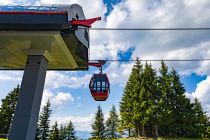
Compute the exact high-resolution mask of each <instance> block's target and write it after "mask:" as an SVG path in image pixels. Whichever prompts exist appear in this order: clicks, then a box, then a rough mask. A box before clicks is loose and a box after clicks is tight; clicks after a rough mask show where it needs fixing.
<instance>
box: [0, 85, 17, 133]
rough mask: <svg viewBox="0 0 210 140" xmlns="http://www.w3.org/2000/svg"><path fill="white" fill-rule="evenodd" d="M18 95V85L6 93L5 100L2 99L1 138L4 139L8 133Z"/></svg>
mask: <svg viewBox="0 0 210 140" xmlns="http://www.w3.org/2000/svg"><path fill="white" fill-rule="evenodd" d="M19 94H20V86H19V85H18V86H17V87H16V88H14V89H13V90H12V91H11V92H10V93H8V95H7V96H6V98H4V99H2V104H1V107H0V134H3V137H6V135H7V134H8V132H9V128H10V125H11V123H12V118H13V115H14V113H15V108H16V103H17V98H18V95H19Z"/></svg>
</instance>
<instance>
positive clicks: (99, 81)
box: [89, 73, 110, 101]
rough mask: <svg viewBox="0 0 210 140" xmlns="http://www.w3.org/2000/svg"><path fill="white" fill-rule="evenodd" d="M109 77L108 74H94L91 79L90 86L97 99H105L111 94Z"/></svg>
mask: <svg viewBox="0 0 210 140" xmlns="http://www.w3.org/2000/svg"><path fill="white" fill-rule="evenodd" d="M109 87H110V83H109V79H108V77H107V75H106V74H102V73H99V74H94V75H93V77H92V78H91V80H90V83H89V88H90V92H91V94H92V96H93V98H94V99H95V100H96V101H105V100H106V99H107V98H108V95H109V91H110V90H109Z"/></svg>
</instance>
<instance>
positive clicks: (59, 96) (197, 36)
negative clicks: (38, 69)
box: [0, 0, 210, 131]
mask: <svg viewBox="0 0 210 140" xmlns="http://www.w3.org/2000/svg"><path fill="white" fill-rule="evenodd" d="M5 3H13V4H14V3H19V4H25V3H36V4H42V3H45V4H52V3H63V4H69V3H78V4H80V5H81V6H82V7H83V10H84V12H85V15H86V17H87V18H91V17H96V16H102V17H103V19H104V20H102V21H100V22H97V23H95V24H94V27H104V28H108V27H114V28H117V27H125V28H138V27H141V28H151V27H208V26H209V25H210V18H209V17H208V15H210V2H209V1H208V0H201V1H199V2H198V1H197V0H177V1H171V2H169V1H167V0H96V1H94V3H93V1H91V0H86V1H84V0H70V1H66V0H39V1H32V0H31V1H30V0H29V1H26V0H6V1H4V2H0V4H5ZM204 13H205V16H203V15H204ZM208 13H209V14H208ZM180 17H182V18H180ZM209 35H210V31H202V32H201V31H184V32H183V31H175V32H174V31H124V32H123V31H104V32H102V31H91V32H90V39H91V43H90V59H107V58H108V59H135V58H136V57H140V59H195V58H206V57H208V56H210V48H209V45H210V39H209V37H208V36H209ZM152 64H153V67H154V68H156V69H157V71H158V68H159V66H160V62H158V63H157V62H153V63H152ZM167 65H168V66H169V69H171V67H175V68H176V70H177V71H178V73H179V74H180V76H181V80H182V82H183V84H184V86H185V88H186V96H187V97H189V98H192V99H193V98H198V99H199V100H200V101H201V103H202V105H203V108H204V109H205V110H206V111H207V113H209V114H210V112H209V110H210V95H209V94H210V88H209V87H210V67H209V65H210V63H209V62H167ZM132 66H133V62H129V63H125V62H123V63H119V62H108V63H107V64H106V65H105V67H104V72H105V73H107V74H108V76H109V78H110V81H111V93H110V96H109V98H108V100H107V101H106V102H95V101H94V100H93V98H92V97H91V94H90V93H89V89H88V83H89V80H90V78H91V76H92V74H93V73H96V72H98V70H97V68H94V67H90V70H89V71H85V72H84V71H82V72H66V71H61V72H60V71H59V72H57V71H50V72H48V73H47V77H46V84H45V90H44V94H43V102H42V106H43V104H44V103H45V102H46V100H47V99H50V100H51V102H52V109H53V114H52V117H51V120H53V121H58V122H59V123H66V122H67V121H69V120H72V121H73V123H74V124H75V126H76V129H77V130H85V131H91V122H92V120H93V118H94V113H95V111H96V108H97V106H98V105H99V104H100V105H101V106H102V108H103V111H104V114H105V118H106V117H107V116H108V112H109V110H110V109H111V106H112V105H115V106H116V107H117V109H119V101H120V99H121V96H122V94H123V89H124V85H125V83H126V81H127V79H128V76H129V74H130V70H131V68H132ZM22 74H23V72H21V71H0V99H2V98H4V97H5V96H6V94H7V93H8V92H9V91H10V90H12V89H13V88H14V87H15V86H16V85H17V84H20V83H21V78H22ZM208 97H209V98H208Z"/></svg>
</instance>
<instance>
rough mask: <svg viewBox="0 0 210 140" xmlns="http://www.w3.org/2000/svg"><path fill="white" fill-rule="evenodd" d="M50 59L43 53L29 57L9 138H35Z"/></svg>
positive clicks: (20, 139)
mask: <svg viewBox="0 0 210 140" xmlns="http://www.w3.org/2000/svg"><path fill="white" fill-rule="evenodd" d="M47 66H48V61H47V59H46V58H45V57H44V56H43V55H29V56H28V58H27V62H26V66H25V70H24V75H23V80H22V84H21V89H20V95H19V97H18V101H17V107H16V110H15V115H14V118H13V122H12V127H11V130H10V134H9V140H34V139H35V133H36V127H37V122H38V116H39V110H40V105H41V100H42V94H43V88H44V83H45V77H46V72H47Z"/></svg>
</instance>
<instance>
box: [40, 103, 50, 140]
mask: <svg viewBox="0 0 210 140" xmlns="http://www.w3.org/2000/svg"><path fill="white" fill-rule="evenodd" d="M51 112H52V110H51V109H50V101H49V100H48V101H47V103H46V105H45V106H44V107H43V109H42V112H41V114H40V116H39V122H38V127H37V134H36V139H39V140H46V139H48V138H49V128H50V126H49V125H50V120H49V118H50V115H51Z"/></svg>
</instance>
